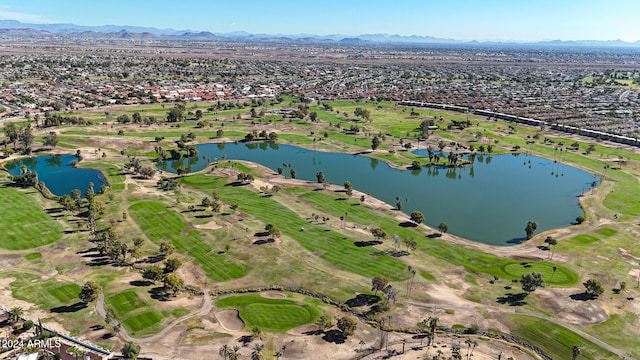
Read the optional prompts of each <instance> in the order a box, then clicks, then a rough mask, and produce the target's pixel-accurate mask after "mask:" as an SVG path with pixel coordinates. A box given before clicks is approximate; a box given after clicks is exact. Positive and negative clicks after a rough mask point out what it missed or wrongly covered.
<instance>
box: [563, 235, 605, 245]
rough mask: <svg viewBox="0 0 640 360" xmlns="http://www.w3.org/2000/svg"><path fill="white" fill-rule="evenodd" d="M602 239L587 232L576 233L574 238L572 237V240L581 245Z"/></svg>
mask: <svg viewBox="0 0 640 360" xmlns="http://www.w3.org/2000/svg"><path fill="white" fill-rule="evenodd" d="M599 240H600V239H598V238H597V237H595V236H591V235H586V234H580V235H576V236H574V237H573V238H571V240H570V241H573V242H576V243H578V244H581V245H589V244H591V243H594V242H596V241H599Z"/></svg>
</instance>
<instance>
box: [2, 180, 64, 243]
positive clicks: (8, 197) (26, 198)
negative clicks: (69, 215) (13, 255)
mask: <svg viewBox="0 0 640 360" xmlns="http://www.w3.org/2000/svg"><path fill="white" fill-rule="evenodd" d="M31 191H35V190H33V189H31ZM36 196H40V194H36ZM0 204H2V206H0V219H2V221H0V234H2V236H0V248H3V249H7V250H24V249H32V248H36V247H38V246H42V245H47V244H51V243H53V242H56V241H58V240H59V239H60V238H61V237H62V230H63V229H62V226H61V225H60V224H59V223H58V222H56V221H54V220H53V219H52V218H51V216H49V215H48V214H47V213H46V212H44V211H43V210H42V207H41V206H40V205H38V204H37V203H36V202H35V200H34V199H33V198H32V197H31V196H30V195H26V194H23V193H21V192H19V191H18V190H16V189H12V188H6V187H3V188H0Z"/></svg>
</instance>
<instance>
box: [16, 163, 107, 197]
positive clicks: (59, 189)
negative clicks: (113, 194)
mask: <svg viewBox="0 0 640 360" xmlns="http://www.w3.org/2000/svg"><path fill="white" fill-rule="evenodd" d="M76 161H78V158H77V157H76V156H75V155H50V156H35V157H30V158H24V159H19V160H15V161H11V162H9V163H7V164H6V165H5V168H6V169H7V170H8V171H9V174H11V175H14V176H15V175H20V168H21V167H22V166H26V167H27V169H29V170H31V171H35V172H37V173H38V180H39V181H42V182H44V184H45V185H46V186H47V188H48V189H49V190H50V191H51V192H52V193H53V194H55V195H58V196H62V195H65V194H69V195H70V194H71V191H72V190H74V189H79V190H80V191H81V193H82V196H83V197H84V192H85V191H86V190H87V189H88V188H89V183H90V182H92V183H93V189H94V191H96V192H98V191H100V187H101V186H102V185H109V183H107V180H106V179H105V178H104V176H103V175H102V173H101V172H100V171H98V170H94V169H82V168H76V167H73V163H74V162H76Z"/></svg>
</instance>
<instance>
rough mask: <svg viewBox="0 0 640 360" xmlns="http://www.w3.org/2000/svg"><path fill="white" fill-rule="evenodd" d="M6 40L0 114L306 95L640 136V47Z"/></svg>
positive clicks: (0, 76)
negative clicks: (453, 108)
mask: <svg viewBox="0 0 640 360" xmlns="http://www.w3.org/2000/svg"><path fill="white" fill-rule="evenodd" d="M3 37H4V39H3V41H4V44H3V45H2V46H1V48H2V53H3V54H4V55H2V56H0V68H1V69H2V72H0V107H1V108H0V111H1V113H0V116H2V117H11V116H22V115H23V114H27V113H28V114H29V115H36V114H43V115H44V113H47V112H49V113H52V112H65V111H70V110H76V109H82V108H91V107H100V106H105V105H110V104H141V103H153V102H175V101H211V102H217V101H222V100H246V99H260V98H276V97H279V96H281V95H297V96H303V97H307V98H313V99H317V100H318V101H322V100H331V99H376V100H396V101H400V100H411V101H423V102H430V103H439V104H449V105H458V106H463V107H468V108H470V109H474V110H490V111H494V112H499V113H504V114H510V115H516V116H523V117H528V118H533V119H538V120H544V121H547V122H550V123H559V124H564V125H571V126H576V127H580V128H584V129H593V130H599V131H604V132H608V133H613V134H619V135H624V136H629V137H638V135H639V134H640V130H639V129H638V125H637V120H638V116H639V111H640V66H639V64H638V56H637V55H638V50H637V49H615V48H610V49H601V50H599V51H591V50H589V49H584V48H573V49H571V48H546V49H544V48H542V49H533V48H526V47H513V46H511V47H510V46H506V45H505V46H504V47H502V48H499V49H496V48H487V47H482V46H477V47H476V46H470V45H465V46H462V45H461V46H453V45H447V46H445V45H433V46H425V45H423V46H413V47H410V46H395V47H394V46H390V45H386V46H358V45H351V44H350V45H340V46H339V45H330V46H329V45H326V46H324V45H320V44H308V45H300V44H299V43H296V44H290V43H286V42H275V43H273V44H265V43H235V42H229V41H226V42H222V41H219V42H216V41H211V42H205V41H201V42H197V41H195V42H194V41H160V40H144V39H135V40H131V39H109V38H106V39H101V38H94V39H82V41H80V40H78V39H74V38H73V37H71V38H68V37H64V36H55V37H53V38H52V39H42V38H38V37H35V38H31V37H25V36H9V35H7V34H5V35H3ZM45 41H47V44H46V45H44V44H43V42H45ZM43 115H39V118H42V117H43Z"/></svg>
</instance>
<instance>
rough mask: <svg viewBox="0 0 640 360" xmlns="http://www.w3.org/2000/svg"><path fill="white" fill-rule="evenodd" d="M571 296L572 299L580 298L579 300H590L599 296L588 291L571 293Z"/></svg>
mask: <svg viewBox="0 0 640 360" xmlns="http://www.w3.org/2000/svg"><path fill="white" fill-rule="evenodd" d="M569 297H570V298H571V300H579V301H589V300H595V299H597V298H598V297H597V296H595V295H592V294H587V293H586V292H581V293H578V294H573V295H569Z"/></svg>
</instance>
